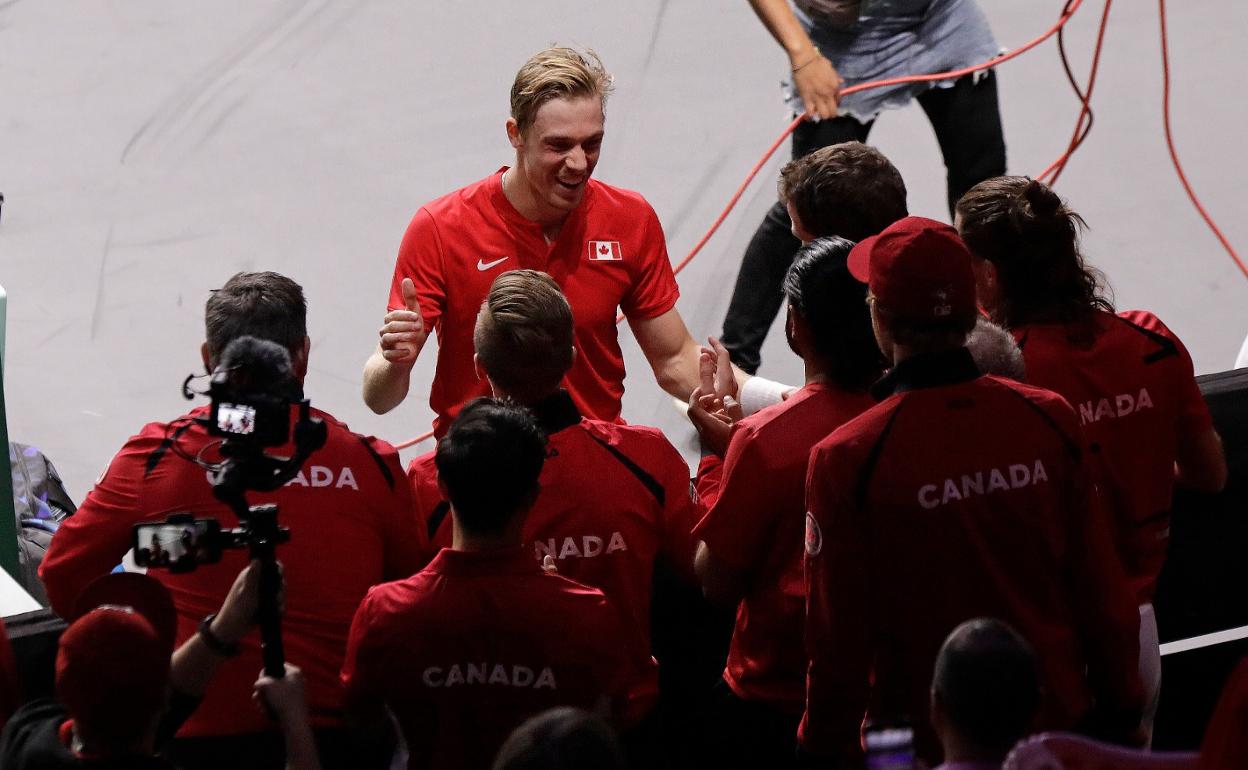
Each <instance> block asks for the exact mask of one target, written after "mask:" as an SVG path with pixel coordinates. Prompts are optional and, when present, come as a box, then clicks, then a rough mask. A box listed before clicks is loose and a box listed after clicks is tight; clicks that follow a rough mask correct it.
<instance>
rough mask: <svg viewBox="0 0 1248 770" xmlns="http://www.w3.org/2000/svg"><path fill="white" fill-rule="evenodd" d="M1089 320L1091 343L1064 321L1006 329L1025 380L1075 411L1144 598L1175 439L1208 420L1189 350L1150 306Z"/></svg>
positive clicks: (1153, 578)
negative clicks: (1050, 392)
mask: <svg viewBox="0 0 1248 770" xmlns="http://www.w3.org/2000/svg"><path fill="white" fill-rule="evenodd" d="M1093 324H1094V326H1093V328H1094V330H1095V339H1094V341H1093V342H1091V344H1086V343H1084V344H1080V343H1079V342H1078V341H1077V335H1078V333H1079V330H1078V329H1077V328H1076V327H1075V326H1073V325H1062V324H1033V325H1029V326H1023V327H1020V328H1017V329H1015V330H1014V334H1015V336H1016V338H1017V339H1018V340H1019V346H1020V347H1021V348H1022V351H1023V359H1024V360H1025V361H1026V364H1027V381H1028V382H1030V383H1032V384H1034V385H1038V386H1040V387H1042V388H1048V389H1049V390H1053V391H1056V392H1057V393H1060V394H1061V395H1062V396H1064V397H1065V398H1066V400H1067V401H1069V402H1070V405H1071V406H1073V407H1074V408H1075V411H1076V412H1077V413H1078V415H1079V421H1080V423H1081V424H1082V426H1083V432H1084V435H1086V436H1087V439H1088V444H1089V447H1090V448H1091V450H1092V451H1091V453H1090V455H1089V457H1090V459H1091V461H1092V467H1093V471H1094V472H1095V473H1096V474H1097V480H1098V481H1099V482H1100V483H1101V486H1102V489H1103V490H1104V493H1105V498H1106V502H1107V504H1108V506H1109V508H1110V510H1111V512H1112V514H1113V521H1114V530H1115V535H1116V537H1115V540H1116V543H1117V546H1118V553H1119V555H1120V556H1121V557H1122V559H1123V563H1124V564H1125V565H1126V569H1127V576H1128V577H1129V578H1130V580H1131V585H1132V588H1133V589H1134V590H1135V591H1136V594H1137V597H1138V599H1139V601H1140V602H1141V603H1143V602H1149V601H1151V600H1152V596H1153V591H1154V589H1155V588H1156V583H1157V576H1158V575H1159V574H1160V572H1161V566H1162V563H1163V562H1164V561H1165V555H1166V543H1167V542H1168V540H1169V536H1170V506H1171V502H1172V498H1173V495H1174V461H1175V457H1176V456H1177V454H1178V444H1179V441H1180V439H1181V438H1182V437H1188V436H1197V435H1200V434H1202V433H1204V432H1205V431H1208V430H1210V429H1211V428H1212V427H1213V421H1212V419H1211V418H1210V416H1209V407H1208V406H1207V405H1206V404H1205V399H1204V397H1203V396H1201V394H1200V388H1199V387H1197V385H1196V380H1195V374H1194V372H1193V369H1192V357H1191V356H1190V355H1189V354H1188V352H1187V349H1186V348H1184V347H1183V343H1181V342H1179V339H1178V338H1177V337H1175V336H1174V333H1173V332H1171V331H1170V330H1169V329H1167V328H1166V326H1165V324H1163V323H1162V322H1161V321H1159V320H1158V319H1157V317H1156V316H1155V315H1153V314H1152V313H1148V312H1145V311H1140V310H1133V311H1130V312H1126V313H1120V314H1118V315H1113V314H1111V313H1104V312H1099V311H1098V312H1096V313H1094V315H1093ZM1085 336H1086V332H1085Z"/></svg>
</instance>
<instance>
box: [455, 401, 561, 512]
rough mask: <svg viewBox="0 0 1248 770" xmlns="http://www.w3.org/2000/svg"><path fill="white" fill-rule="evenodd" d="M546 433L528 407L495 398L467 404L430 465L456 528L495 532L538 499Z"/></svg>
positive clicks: (544, 457)
mask: <svg viewBox="0 0 1248 770" xmlns="http://www.w3.org/2000/svg"><path fill="white" fill-rule="evenodd" d="M545 460H546V436H545V434H544V433H542V429H541V428H539V427H538V425H537V421H536V420H535V419H534V418H533V415H532V414H531V413H530V412H529V410H527V409H525V408H524V407H522V406H517V405H515V404H513V403H510V402H507V401H502V400H499V399H496V398H478V399H476V400H474V401H472V402H470V403H468V404H467V405H466V406H465V407H464V408H463V409H462V410H460V413H459V416H458V417H456V418H455V422H453V423H451V429H450V430H449V431H447V434H446V435H445V436H443V437H442V440H441V441H439V442H438V448H437V452H436V454H435V455H434V463H435V464H436V465H437V468H438V480H439V481H441V482H442V485H443V486H444V487H446V494H447V497H449V498H450V501H451V508H452V510H453V511H454V513H455V518H456V520H457V521H458V522H459V524H460V526H461V527H462V528H463V529H464V530H465V531H467V532H471V533H473V534H477V535H497V534H499V533H501V532H502V531H503V530H505V529H506V528H507V524H508V523H509V522H510V521H511V519H512V517H513V516H515V515H516V514H518V513H521V512H523V511H526V510H528V509H529V507H530V506H531V505H532V504H533V501H534V500H535V499H537V491H538V483H537V479H538V476H539V475H541V472H542V463H544V462H545Z"/></svg>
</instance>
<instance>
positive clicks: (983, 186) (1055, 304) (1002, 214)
mask: <svg viewBox="0 0 1248 770" xmlns="http://www.w3.org/2000/svg"><path fill="white" fill-rule="evenodd" d="M954 211H955V212H956V214H957V216H958V217H959V223H958V225H959V228H958V229H959V232H960V233H961V235H962V240H963V241H965V242H966V245H967V247H968V248H969V249H970V250H971V253H972V254H974V255H975V256H977V257H979V258H981V259H986V260H988V261H989V262H991V263H992V264H993V265H994V266H995V267H996V268H997V276H998V277H999V278H1000V281H1001V303H1000V306H999V307H998V308H997V309H996V311H995V312H994V316H995V320H996V321H998V322H999V323H1002V324H1004V325H1005V326H1007V327H1010V328H1013V327H1017V326H1022V325H1025V324H1029V323H1067V322H1083V321H1086V320H1087V319H1089V318H1090V317H1091V313H1092V312H1093V311H1095V310H1104V311H1108V312H1113V309H1114V306H1113V302H1112V301H1111V300H1110V298H1109V297H1108V296H1107V294H1108V287H1107V286H1106V284H1105V278H1104V276H1103V275H1102V274H1101V272H1100V271H1099V270H1097V269H1095V268H1093V267H1089V266H1088V265H1087V264H1085V263H1084V260H1083V254H1082V253H1081V252H1080V249H1079V235H1080V231H1082V230H1085V229H1087V223H1086V222H1084V221H1083V218H1082V217H1080V216H1079V215H1078V214H1076V213H1075V212H1074V211H1072V210H1071V208H1070V207H1069V206H1067V205H1066V203H1065V201H1063V200H1062V199H1061V198H1059V197H1058V196H1057V193H1055V192H1053V190H1052V189H1050V188H1049V186H1048V185H1046V184H1044V183H1043V182H1038V181H1036V180H1034V179H1029V178H1027V177H1023V176H999V177H995V178H993V179H988V180H985V181H983V182H980V183H979V184H977V185H975V186H974V187H972V188H971V189H970V190H968V191H967V193H966V194H965V195H963V196H962V198H961V199H960V200H958V203H957V205H956V206H955V207H954Z"/></svg>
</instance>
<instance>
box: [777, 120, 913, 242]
mask: <svg viewBox="0 0 1248 770" xmlns="http://www.w3.org/2000/svg"><path fill="white" fill-rule="evenodd" d="M780 200H781V201H784V202H785V203H791V204H793V209H794V211H796V212H797V216H798V218H799V219H801V220H802V225H803V226H804V227H805V228H806V230H807V231H809V232H810V234H811V235H813V236H815V237H816V238H821V237H824V236H828V235H839V236H841V237H842V238H848V239H849V240H851V241H861V240H862V239H863V238H866V237H867V236H871V235H876V234H877V233H879V232H880V231H881V230H883V229H884V228H886V227H888V226H889V225H891V224H892V223H894V222H896V221H897V220H899V219H902V218H904V217H905V216H906V214H907V213H908V211H907V209H906V183H905V182H904V181H903V180H902V178H901V173H900V172H898V171H897V168H896V167H895V166H894V165H893V164H892V163H891V162H890V161H889V160H888V158H886V157H884V154H883V153H882V152H880V151H879V150H877V149H875V148H874V147H868V146H867V145H865V144H863V143H862V142H842V143H841V144H834V145H831V146H829V147H822V148H820V149H818V150H815V151H814V152H812V153H810V154H809V155H803V156H802V157H800V158H798V159H796V160H792V161H790V162H789V163H787V164H786V165H785V166H784V168H782V169H780Z"/></svg>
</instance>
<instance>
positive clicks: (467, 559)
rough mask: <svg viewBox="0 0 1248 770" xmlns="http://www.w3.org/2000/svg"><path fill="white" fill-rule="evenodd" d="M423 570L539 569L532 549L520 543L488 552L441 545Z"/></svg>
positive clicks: (515, 571)
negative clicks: (461, 549)
mask: <svg viewBox="0 0 1248 770" xmlns="http://www.w3.org/2000/svg"><path fill="white" fill-rule="evenodd" d="M426 569H428V570H430V571H432V572H436V573H438V574H440V575H448V576H474V575H524V574H532V573H537V572H541V571H542V568H541V567H540V566H538V563H537V561H536V560H535V559H534V558H533V552H532V551H530V550H528V549H526V548H525V547H524V546H520V545H518V546H516V547H515V548H496V549H493V550H489V551H457V550H454V549H452V548H443V549H442V550H441V551H438V555H437V556H435V557H433V561H431V562H429V566H428V567H426Z"/></svg>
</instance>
